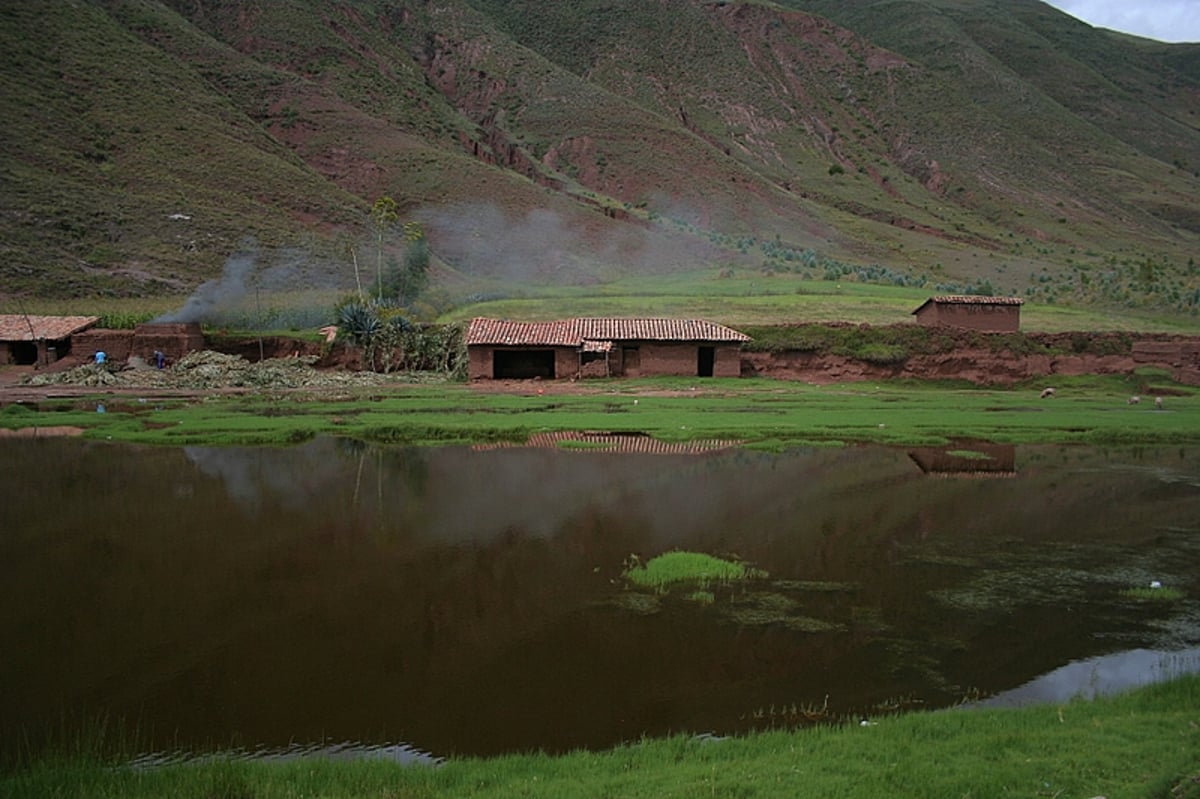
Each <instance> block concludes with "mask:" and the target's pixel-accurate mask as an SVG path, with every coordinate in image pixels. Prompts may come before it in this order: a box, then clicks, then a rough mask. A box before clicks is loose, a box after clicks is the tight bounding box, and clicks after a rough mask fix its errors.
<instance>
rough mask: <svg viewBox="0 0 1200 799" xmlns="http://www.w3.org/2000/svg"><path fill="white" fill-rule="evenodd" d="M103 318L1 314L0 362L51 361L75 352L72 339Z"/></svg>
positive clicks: (27, 362)
mask: <svg viewBox="0 0 1200 799" xmlns="http://www.w3.org/2000/svg"><path fill="white" fill-rule="evenodd" d="M98 321H99V317H96V316H30V315H27V314H0V346H2V347H3V350H2V351H0V352H2V354H0V363H15V364H35V363H43V364H45V363H51V362H52V361H56V360H58V359H59V358H61V357H63V356H64V355H66V354H67V353H69V352H70V351H71V339H72V337H73V336H75V335H76V334H78V333H79V332H81V331H83V330H87V329H88V328H89V327H91V326H92V325H94V324H96V322H98Z"/></svg>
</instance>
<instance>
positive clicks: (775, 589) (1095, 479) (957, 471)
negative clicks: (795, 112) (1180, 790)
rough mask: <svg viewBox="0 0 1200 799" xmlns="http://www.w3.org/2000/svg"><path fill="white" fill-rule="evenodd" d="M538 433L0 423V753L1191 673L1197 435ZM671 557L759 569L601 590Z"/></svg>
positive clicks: (281, 743) (1198, 523)
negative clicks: (89, 740) (74, 736)
mask: <svg viewBox="0 0 1200 799" xmlns="http://www.w3.org/2000/svg"><path fill="white" fill-rule="evenodd" d="M547 443H548V446H545V447H514V448H492V449H472V448H465V447H455V448H440V449H439V448H427V449H407V448H387V447H376V446H368V445H364V444H361V443H357V442H350V441H343V440H335V439H318V440H315V441H313V442H311V443H309V444H307V445H304V446H299V447H294V448H236V449H215V448H203V447H194V448H184V449H171V448H139V447H132V446H124V445H114V444H111V443H101V442H89V441H82V440H65V439H38V440H16V439H7V440H0V640H2V641H3V642H4V650H5V651H4V656H3V657H2V658H0V708H2V709H3V710H2V712H0V753H3V752H6V751H7V752H11V750H12V749H13V748H15V747H16V746H17V745H18V744H19V743H20V742H23V741H34V742H36V741H39V740H41V739H42V738H43V737H45V736H54V735H58V736H61V735H63V734H64V728H65V732H66V734H68V735H69V734H70V733H71V729H72V727H73V725H82V726H83V727H84V728H86V727H88V726H89V725H92V726H95V725H97V724H98V723H100V722H103V723H105V724H107V725H108V727H109V731H110V733H111V731H112V729H113V728H114V727H122V726H123V727H125V728H127V729H128V730H129V731H130V734H134V735H136V737H137V740H138V741H139V743H140V745H141V746H142V747H143V750H144V751H146V752H148V753H150V752H153V753H158V754H156V755H154V756H153V757H150V758H149V760H148V762H152V761H154V760H155V759H156V758H166V759H170V758H173V757H183V756H185V755H187V754H188V753H196V752H204V751H212V750H214V749H219V750H224V751H230V750H232V751H240V752H244V753H247V755H248V756H269V757H289V756H303V755H304V754H311V753H321V754H325V755H328V756H376V757H389V758H392V759H397V760H404V761H421V760H428V759H430V758H437V757H444V756H451V755H461V754H476V755H491V754H496V753H503V752H514V751H527V750H532V749H545V750H547V751H552V752H559V751H564V750H568V749H573V748H579V747H588V748H602V747H608V746H612V745H614V744H617V743H619V742H622V741H630V740H636V739H638V738H640V737H642V736H644V735H648V736H657V735H664V734H668V733H673V732H690V733H695V734H701V733H707V734H716V735H725V734H730V733H737V732H741V731H745V730H749V729H752V728H765V727H772V726H774V727H782V726H792V725H797V724H806V723H811V722H812V721H819V720H826V719H837V718H843V717H858V716H874V715H879V714H882V713H888V712H893V711H895V710H900V709H909V708H934V707H942V706H947V705H952V704H956V703H959V702H962V701H964V700H979V699H982V700H985V701H996V702H1019V701H1024V700H1025V699H1030V700H1033V699H1037V698H1039V697H1042V698H1044V696H1043V694H1044V692H1045V691H1046V690H1048V689H1047V688H1046V685H1047V684H1052V685H1053V686H1054V688H1053V690H1054V691H1057V693H1056V694H1054V695H1055V696H1060V697H1061V696H1062V695H1064V692H1065V695H1067V696H1070V695H1072V694H1074V693H1087V692H1088V691H1089V690H1091V689H1092V688H1095V687H1096V686H1097V683H1098V677H1097V675H1098V674H1102V673H1105V671H1106V669H1107V668H1108V667H1107V666H1106V665H1105V664H1119V666H1120V670H1122V671H1123V672H1124V673H1126V674H1128V673H1130V672H1132V673H1133V674H1134V677H1133V678H1131V679H1126V680H1125V681H1124V682H1120V681H1118V682H1120V684H1119V685H1118V684H1116V683H1114V687H1121V685H1128V684H1134V683H1136V682H1137V681H1138V680H1139V679H1142V678H1146V676H1147V675H1148V674H1149V675H1151V676H1152V674H1153V673H1154V672H1156V671H1162V672H1168V671H1173V670H1174V671H1178V670H1194V669H1197V668H1200V666H1198V665H1197V661H1198V655H1197V649H1196V648H1197V646H1200V448H1195V447H1192V448H1185V447H1165V446H1164V447H1146V448H1138V449H1098V448H1088V447H1054V446H1028V447H1026V446H1022V447H1016V448H1011V447H995V446H982V445H971V444H966V443H964V444H957V445H954V446H950V447H945V448H937V449H925V450H904V449H890V448H882V447H854V448H846V449H812V450H803V451H792V452H788V453H785V454H766V453H759V452H752V451H746V450H741V449H736V448H729V447H724V448H722V447H720V446H719V445H717V444H714V445H713V447H712V448H711V449H702V448H697V449H698V451H696V452H689V451H687V448H684V447H673V448H663V449H664V451H663V452H647V451H638V450H648V449H652V448H651V447H647V446H645V442H644V441H643V442H638V441H637V440H635V439H624V440H621V439H617V440H616V443H614V444H613V446H612V448H611V449H609V450H606V449H600V447H603V446H605V445H606V443H611V442H603V441H590V440H589V441H586V442H583V441H575V442H571V444H572V446H571V448H564V447H563V446H562V442H554V441H549V442H547ZM555 444H558V446H554V445H555ZM672 550H687V551H695V552H704V553H709V554H712V555H718V556H721V557H726V558H730V559H737V560H741V561H745V562H747V563H749V564H750V565H752V566H753V567H755V568H756V569H759V570H762V571H763V572H765V573H766V576H763V577H760V578H757V579H754V580H751V581H749V582H745V583H740V584H736V585H724V586H710V587H708V588H707V591H706V592H705V591H700V592H698V591H697V590H696V587H695V586H691V587H681V588H678V589H673V590H670V591H669V592H667V593H665V594H658V593H655V592H653V591H650V590H647V589H638V588H636V587H634V586H632V585H630V584H629V583H627V581H625V580H624V579H623V576H622V574H623V570H624V569H625V568H626V566H627V565H628V564H630V563H632V562H635V560H637V561H640V562H645V561H647V560H648V559H650V558H651V557H654V556H655V555H658V554H661V553H664V552H668V551H672ZM1152 581H1158V582H1159V583H1161V584H1162V585H1163V587H1164V590H1165V589H1170V590H1171V591H1172V594H1171V595H1167V594H1163V595H1161V596H1163V597H1171V596H1173V597H1174V598H1166V599H1157V598H1155V597H1154V596H1151V597H1150V598H1141V599H1139V598H1136V597H1130V596H1128V595H1126V594H1124V593H1123V592H1125V591H1127V590H1128V589H1130V588H1135V587H1146V586H1149V585H1150V583H1151V582H1152ZM1175 592H1178V593H1175ZM1098 659H1099V660H1098ZM1072 675H1074V676H1072ZM1039 680H1041V681H1042V682H1041V683H1040V686H1041V687H1039V682H1038V681H1039ZM1023 687H1024V688H1025V689H1026V691H1025V693H1024V694H1022V693H1020V689H1022V688H1023Z"/></svg>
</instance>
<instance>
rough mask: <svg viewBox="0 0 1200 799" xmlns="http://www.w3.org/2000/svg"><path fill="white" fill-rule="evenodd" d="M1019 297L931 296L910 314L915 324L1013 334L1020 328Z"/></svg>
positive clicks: (1020, 300)
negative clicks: (915, 319)
mask: <svg viewBox="0 0 1200 799" xmlns="http://www.w3.org/2000/svg"><path fill="white" fill-rule="evenodd" d="M1024 302H1025V301H1024V300H1022V299H1021V298H1020V297H976V296H962V295H952V296H944V297H930V298H929V299H927V300H925V302H923V303H921V306H920V307H919V308H917V309H916V310H915V311H913V313H914V314H915V315H916V317H917V324H921V325H926V326H928V327H933V326H935V325H949V326H950V327H962V328H966V329H968V330H983V331H986V332H991V333H1015V332H1017V331H1018V330H1019V329H1020V328H1021V304H1022V303H1024Z"/></svg>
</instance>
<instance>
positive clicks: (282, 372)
mask: <svg viewBox="0 0 1200 799" xmlns="http://www.w3.org/2000/svg"><path fill="white" fill-rule="evenodd" d="M317 360H318V359H317V357H316V356H299V357H293V358H268V359H266V360H263V361H259V362H256V363H251V362H250V361H247V360H246V359H245V358H243V357H241V356H240V355H227V354H224V353H220V352H213V351H211V350H201V351H198V352H192V353H189V354H188V355H186V356H184V357H183V358H181V359H180V360H179V361H178V362H176V363H174V364H172V365H171V366H170V367H168V368H166V369H155V368H153V367H150V366H146V365H140V364H139V365H127V366H124V367H122V368H119V369H113V368H112V367H110V366H108V365H99V364H84V365H82V366H76V367H75V368H74V369H69V370H67V371H65V372H57V373H50V374H38V375H34V376H32V377H30V378H28V379H26V380H25V381H24V382H25V384H26V385H31V386H47V385H71V386H97V387H101V386H103V387H117V388H119V387H129V388H161V389H172V388H173V389H217V388H320V387H338V386H361V385H377V384H379V383H381V382H383V381H384V379H385V378H384V377H383V376H382V375H379V374H375V373H373V372H327V371H320V370H318V369H316V368H314V365H315V364H316V362H317Z"/></svg>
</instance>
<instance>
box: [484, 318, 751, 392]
mask: <svg viewBox="0 0 1200 799" xmlns="http://www.w3.org/2000/svg"><path fill="white" fill-rule="evenodd" d="M749 340H750V337H749V336H747V335H746V334H745V333H739V332H738V331H736V330H733V329H731V328H728V327H725V326H724V325H718V324H715V323H713V322H706V321H703V320H700V319H603V318H580V319H566V320H561V321H556V322H512V321H508V320H504V319H483V318H477V319H472V320H471V324H470V326H469V327H468V328H467V336H466V344H467V357H468V367H467V370H468V371H467V373H468V376H469V377H470V378H471V379H472V380H480V379H482V380H487V379H498V380H503V379H528V378H546V379H553V378H563V377H609V376H624V377H639V376H650V375H677V376H681V377H738V376H739V375H740V374H741V371H742V363H741V345H742V342H743V341H749Z"/></svg>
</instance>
